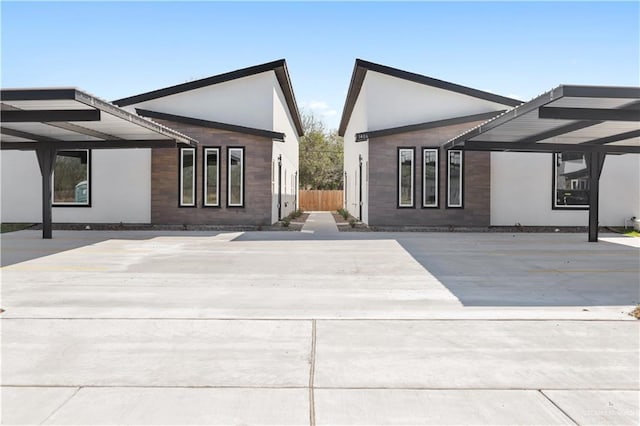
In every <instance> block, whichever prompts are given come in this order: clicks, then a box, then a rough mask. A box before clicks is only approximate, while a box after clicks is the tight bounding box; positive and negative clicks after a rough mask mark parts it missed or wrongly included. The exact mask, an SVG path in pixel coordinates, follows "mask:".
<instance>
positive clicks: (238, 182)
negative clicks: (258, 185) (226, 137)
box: [227, 148, 244, 207]
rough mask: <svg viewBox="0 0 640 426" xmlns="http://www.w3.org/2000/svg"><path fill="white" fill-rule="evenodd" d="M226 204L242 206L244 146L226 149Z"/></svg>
mask: <svg viewBox="0 0 640 426" xmlns="http://www.w3.org/2000/svg"><path fill="white" fill-rule="evenodd" d="M227 206H229V207H242V206H244V148H228V149H227Z"/></svg>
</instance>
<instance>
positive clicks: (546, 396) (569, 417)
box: [538, 389, 580, 425]
mask: <svg viewBox="0 0 640 426" xmlns="http://www.w3.org/2000/svg"><path fill="white" fill-rule="evenodd" d="M538 392H540V393H541V394H542V396H544V397H545V398H546V399H547V401H549V402H550V403H551V404H553V406H554V407H556V408H557V409H558V410H560V412H561V413H562V414H564V415H565V417H567V418H568V419H569V420H571V422H573V424H575V425H580V423H578V422H577V421H575V420H574V419H573V417H571V416H570V415H569V413H567V412H566V411H564V410H563V409H562V408H560V406H559V405H558V404H556V403H555V402H554V401H553V399H551V398H549V396H548V395H547V394H546V393H544V391H543V390H542V389H538Z"/></svg>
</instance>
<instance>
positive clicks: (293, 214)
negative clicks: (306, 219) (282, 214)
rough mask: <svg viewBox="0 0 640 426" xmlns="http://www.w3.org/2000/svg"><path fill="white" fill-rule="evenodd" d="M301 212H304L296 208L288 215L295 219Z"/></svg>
mask: <svg viewBox="0 0 640 426" xmlns="http://www.w3.org/2000/svg"><path fill="white" fill-rule="evenodd" d="M302 213H304V212H303V211H302V210H300V209H298V210H294V211H292V212H291V214H290V215H289V216H291V218H292V219H297V218H299V217H300V216H302Z"/></svg>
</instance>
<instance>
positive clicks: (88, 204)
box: [51, 149, 93, 208]
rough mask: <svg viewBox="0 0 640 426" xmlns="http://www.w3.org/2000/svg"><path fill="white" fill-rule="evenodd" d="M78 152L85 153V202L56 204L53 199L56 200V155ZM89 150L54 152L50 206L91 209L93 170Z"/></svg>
mask: <svg viewBox="0 0 640 426" xmlns="http://www.w3.org/2000/svg"><path fill="white" fill-rule="evenodd" d="M79 151H84V152H86V153H87V202H86V203H83V204H79V203H63V202H56V201H55V198H56V187H55V185H56V179H55V166H56V162H57V159H58V155H60V153H62V152H79ZM91 157H92V156H91V150H90V149H62V150H59V151H56V160H55V161H54V163H53V173H52V176H51V186H52V187H51V206H52V207H63V208H69V207H79V208H87V207H91V199H92V193H93V191H92V187H91V182H92V179H91V172H92V170H93V167H92V160H91Z"/></svg>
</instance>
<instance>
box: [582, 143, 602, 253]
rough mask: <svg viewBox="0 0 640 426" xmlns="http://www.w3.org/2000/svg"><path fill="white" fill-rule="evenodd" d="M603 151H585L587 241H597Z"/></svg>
mask: <svg viewBox="0 0 640 426" xmlns="http://www.w3.org/2000/svg"><path fill="white" fill-rule="evenodd" d="M605 155H606V153H604V152H587V153H585V157H586V158H585V160H587V161H586V162H587V167H588V168H589V242H590V243H597V242H598V209H599V199H598V198H599V197H600V174H601V173H602V166H603V164H604V158H605Z"/></svg>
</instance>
